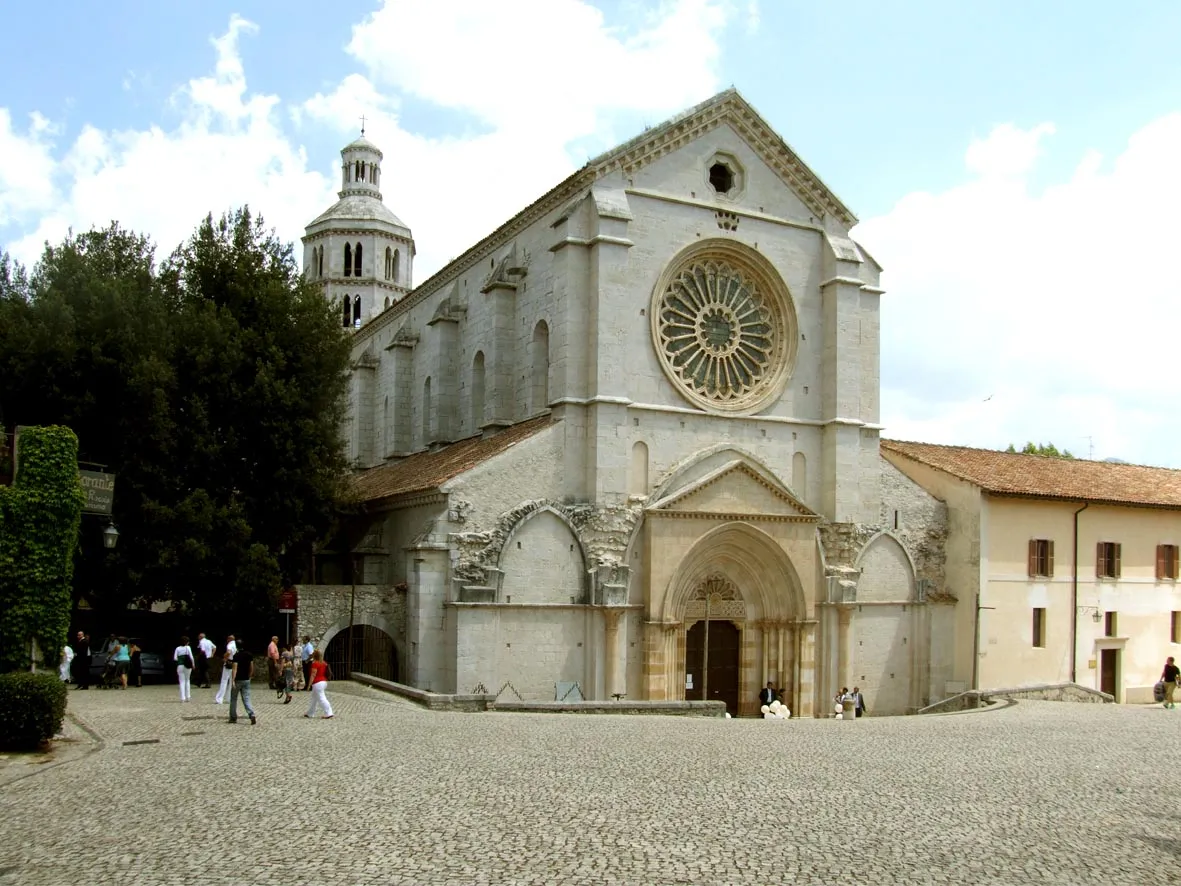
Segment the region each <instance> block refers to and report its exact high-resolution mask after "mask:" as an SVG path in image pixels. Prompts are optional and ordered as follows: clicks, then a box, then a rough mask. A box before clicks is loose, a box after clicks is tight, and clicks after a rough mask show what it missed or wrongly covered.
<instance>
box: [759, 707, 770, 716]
mask: <svg viewBox="0 0 1181 886" xmlns="http://www.w3.org/2000/svg"><path fill="white" fill-rule="evenodd" d="M759 710H760V711H761V712H762V713H764V714H765V713H767V712H768V711H769V710H771V708H770V707H768V706H767V705H763V706H762V707H761V708H759Z"/></svg>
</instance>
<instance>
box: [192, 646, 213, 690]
mask: <svg viewBox="0 0 1181 886" xmlns="http://www.w3.org/2000/svg"><path fill="white" fill-rule="evenodd" d="M215 651H216V648H215V647H214V645H213V641H212V640H210V639H209V638H208V637H206V636H205V635H204V634H198V635H197V649H196V653H197V674H196V678H197V686H199V687H200V688H201V689H208V688H209V662H211V661H212V660H213V653H214V652H215Z"/></svg>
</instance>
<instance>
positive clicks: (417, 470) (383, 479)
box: [349, 415, 553, 502]
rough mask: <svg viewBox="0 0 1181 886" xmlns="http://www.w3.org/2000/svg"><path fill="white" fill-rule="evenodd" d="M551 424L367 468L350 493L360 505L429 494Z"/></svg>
mask: <svg viewBox="0 0 1181 886" xmlns="http://www.w3.org/2000/svg"><path fill="white" fill-rule="evenodd" d="M551 424H553V422H552V420H551V419H550V417H549V416H548V415H542V416H538V417H537V418H531V419H529V420H528V421H523V422H520V423H519V424H515V425H512V426H510V427H507V428H505V429H504V430H503V431H501V432H499V433H497V434H493V435H492V436H491V437H469V438H468V439H467V440H460V441H459V442H457V443H451V444H449V445H447V446H444V447H443V448H442V449H438V450H436V451H434V452H419V453H416V454H415V455H411V456H409V457H407V458H404V459H402V460H401V461H399V462H396V463H395V464H391V465H381V466H380V467H376V468H369V469H368V470H366V471H361V472H360V473H358V474H356V475H354V476H353V477H352V479H351V480H350V482H349V490H350V492H351V493H352V494H353V496H355V498H356V500H357V501H360V502H371V501H378V500H379V499H385V498H394V497H396V496H400V495H409V494H411V493H416V492H429V491H431V490H434V489H438V488H439V487H440V486H442V485H443V484H444V483H446V482H447V481H448V480H450V479H452V478H453V477H458V476H459V475H460V474H462V473H464V472H465V471H470V470H471V469H472V468H474V467H476V466H477V465H480V464H483V463H484V462H486V461H488V459H490V458H495V457H496V456H498V455H500V453H502V452H504V451H505V450H506V449H508V448H509V447H510V446H513V445H514V444H516V443H519V442H521V441H522V440H525V439H527V438H529V437H532V436H533V435H534V434H536V433H537V432H538V431H541V430H543V429H545V428H547V427H549V426H550V425H551Z"/></svg>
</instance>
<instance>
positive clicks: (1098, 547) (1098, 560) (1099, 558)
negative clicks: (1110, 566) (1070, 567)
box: [1095, 541, 1107, 578]
mask: <svg viewBox="0 0 1181 886" xmlns="http://www.w3.org/2000/svg"><path fill="white" fill-rule="evenodd" d="M1104 565H1105V564H1104V563H1103V542H1101V541H1100V542H1096V543H1095V577H1096V578H1102V577H1103V573H1104V572H1106V571H1107V570H1106V569H1104V568H1103V567H1104Z"/></svg>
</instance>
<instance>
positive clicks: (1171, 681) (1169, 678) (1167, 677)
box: [1160, 655, 1181, 708]
mask: <svg viewBox="0 0 1181 886" xmlns="http://www.w3.org/2000/svg"><path fill="white" fill-rule="evenodd" d="M1178 675H1181V668H1178V667H1177V665H1176V664H1174V663H1173V656H1171V655H1170V656H1169V658H1168V660H1167V661H1166V662H1165V669H1164V670H1163V671H1162V672H1161V675H1160V678H1161V682H1162V683H1164V684H1165V707H1166V708H1175V707H1177V705H1175V704H1173V695H1174V693H1176V691H1177V677H1178Z"/></svg>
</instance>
